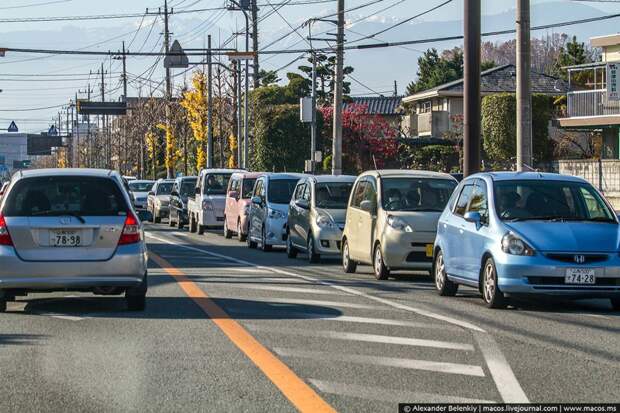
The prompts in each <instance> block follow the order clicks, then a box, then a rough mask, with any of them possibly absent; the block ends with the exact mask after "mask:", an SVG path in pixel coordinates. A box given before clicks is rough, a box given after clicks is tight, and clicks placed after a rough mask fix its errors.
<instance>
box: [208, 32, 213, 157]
mask: <svg viewBox="0 0 620 413" xmlns="http://www.w3.org/2000/svg"><path fill="white" fill-rule="evenodd" d="M211 58H212V57H211V35H208V36H207V168H213V68H212V64H211Z"/></svg>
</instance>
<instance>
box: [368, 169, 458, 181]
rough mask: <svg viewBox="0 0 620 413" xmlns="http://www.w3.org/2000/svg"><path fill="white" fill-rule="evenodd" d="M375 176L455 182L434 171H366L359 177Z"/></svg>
mask: <svg viewBox="0 0 620 413" xmlns="http://www.w3.org/2000/svg"><path fill="white" fill-rule="evenodd" d="M368 175H371V176H375V177H390V178H391V177H399V176H402V177H411V178H436V179H448V180H451V181H456V179H454V177H453V176H452V175H450V174H446V173H443V172H434V171H417V170H412V169H380V170H373V171H366V172H364V173H363V174H362V175H360V176H368Z"/></svg>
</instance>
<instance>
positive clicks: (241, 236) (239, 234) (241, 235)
mask: <svg viewBox="0 0 620 413" xmlns="http://www.w3.org/2000/svg"><path fill="white" fill-rule="evenodd" d="M247 237H248V236H247V234H244V233H243V232H242V231H241V220H240V219H239V220H237V238H238V239H239V242H244V241H245V240H246V238H247Z"/></svg>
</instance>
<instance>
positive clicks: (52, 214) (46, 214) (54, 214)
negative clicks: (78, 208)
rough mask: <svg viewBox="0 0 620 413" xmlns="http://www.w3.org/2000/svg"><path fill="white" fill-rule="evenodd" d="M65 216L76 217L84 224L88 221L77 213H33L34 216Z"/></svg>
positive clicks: (48, 211)
mask: <svg viewBox="0 0 620 413" xmlns="http://www.w3.org/2000/svg"><path fill="white" fill-rule="evenodd" d="M63 215H68V216H70V217H74V218H75V219H77V220H78V221H80V222H81V223H82V224H85V223H86V220H85V219H84V218H83V217H82V216H81V215H80V214H78V213H76V212H69V211H52V210H47V211H38V212H33V213H32V216H48V217H61V216H63Z"/></svg>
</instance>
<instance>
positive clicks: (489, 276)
mask: <svg viewBox="0 0 620 413" xmlns="http://www.w3.org/2000/svg"><path fill="white" fill-rule="evenodd" d="M482 271H483V273H482V299H483V300H484V302H485V303H486V305H487V307H489V308H506V306H507V305H508V300H507V299H506V297H505V296H504V294H503V293H502V292H501V291H500V290H499V286H498V282H497V269H496V267H495V261H493V258H487V260H486V261H485V263H484V268H483V270H482Z"/></svg>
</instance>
